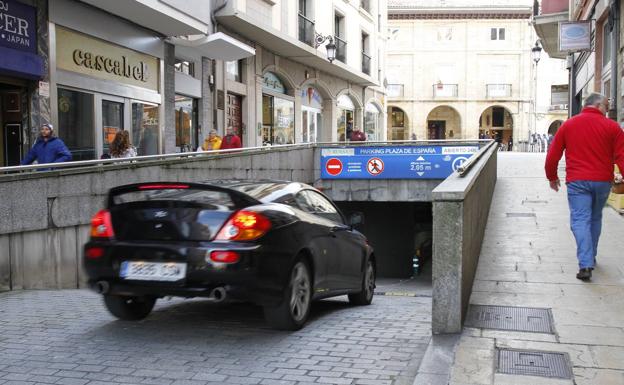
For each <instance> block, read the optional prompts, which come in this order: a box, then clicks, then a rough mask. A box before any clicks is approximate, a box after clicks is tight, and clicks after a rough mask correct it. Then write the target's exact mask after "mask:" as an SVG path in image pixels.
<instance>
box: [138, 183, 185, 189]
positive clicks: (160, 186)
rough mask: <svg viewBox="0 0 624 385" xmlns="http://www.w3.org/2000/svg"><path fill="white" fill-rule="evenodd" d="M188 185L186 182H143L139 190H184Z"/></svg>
mask: <svg viewBox="0 0 624 385" xmlns="http://www.w3.org/2000/svg"><path fill="white" fill-rule="evenodd" d="M189 187H190V186H189V185H187V184H144V185H141V186H139V190H184V189H187V188H189Z"/></svg>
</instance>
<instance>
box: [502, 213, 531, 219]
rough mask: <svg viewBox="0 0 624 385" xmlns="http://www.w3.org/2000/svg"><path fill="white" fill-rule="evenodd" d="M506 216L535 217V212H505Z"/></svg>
mask: <svg viewBox="0 0 624 385" xmlns="http://www.w3.org/2000/svg"><path fill="white" fill-rule="evenodd" d="M505 214H506V215H507V218H535V213H505Z"/></svg>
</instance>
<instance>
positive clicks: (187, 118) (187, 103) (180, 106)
mask: <svg viewBox="0 0 624 385" xmlns="http://www.w3.org/2000/svg"><path fill="white" fill-rule="evenodd" d="M196 116H197V102H196V100H195V99H193V98H189V97H186V96H180V95H176V96H175V122H176V146H177V147H180V150H182V151H188V150H191V149H194V148H195V147H197V145H198V144H197V142H198V138H197V135H198V133H197V118H196Z"/></svg>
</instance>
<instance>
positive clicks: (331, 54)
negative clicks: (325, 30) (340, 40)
mask: <svg viewBox="0 0 624 385" xmlns="http://www.w3.org/2000/svg"><path fill="white" fill-rule="evenodd" d="M325 42H327V44H326V45H325V49H326V50H327V60H329V62H330V63H331V62H333V61H334V59H336V44H334V37H333V36H332V35H327V36H324V35H321V34H320V33H317V34H316V47H315V48H318V47H319V46H320V45H321V44H323V43H325Z"/></svg>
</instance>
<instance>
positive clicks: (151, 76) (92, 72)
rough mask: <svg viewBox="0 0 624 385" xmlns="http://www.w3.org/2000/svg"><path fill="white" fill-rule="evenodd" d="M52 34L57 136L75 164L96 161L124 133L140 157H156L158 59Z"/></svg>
mask: <svg viewBox="0 0 624 385" xmlns="http://www.w3.org/2000/svg"><path fill="white" fill-rule="evenodd" d="M53 33H54V36H55V42H56V58H55V59H56V104H57V106H56V108H57V123H58V134H59V136H60V137H61V138H62V139H63V141H64V142H65V144H66V145H67V147H68V148H69V149H70V151H71V152H72V156H73V159H74V160H87V159H97V158H100V157H101V156H102V155H103V154H106V153H108V148H109V144H110V142H111V141H112V139H113V138H114V137H115V133H116V132H117V131H119V130H122V129H124V130H128V131H129V132H130V137H131V138H132V144H133V145H134V146H135V147H136V148H137V151H138V154H139V155H153V154H158V153H160V152H161V135H162V130H161V120H162V119H161V104H162V98H161V94H160V89H161V79H160V76H161V75H160V68H161V65H162V64H161V60H160V59H159V58H157V57H154V56H150V55H147V54H145V53H141V52H138V51H135V50H132V49H130V48H127V47H124V46H121V45H117V44H114V43H111V42H108V41H105V40H102V39H98V38H96V37H93V36H90V35H87V34H84V33H80V32H77V31H74V30H72V29H69V28H66V27H64V26H61V25H59V24H56V25H55V26H54V30H53ZM176 108H177V106H176ZM176 112H177V110H176ZM184 124H186V122H185V123H183V125H184ZM176 133H177V131H176ZM188 136H190V133H189V135H188ZM188 136H184V135H181V138H182V139H184V140H187V139H189V140H190V138H188ZM176 139H177V135H176ZM189 144H190V142H189Z"/></svg>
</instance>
